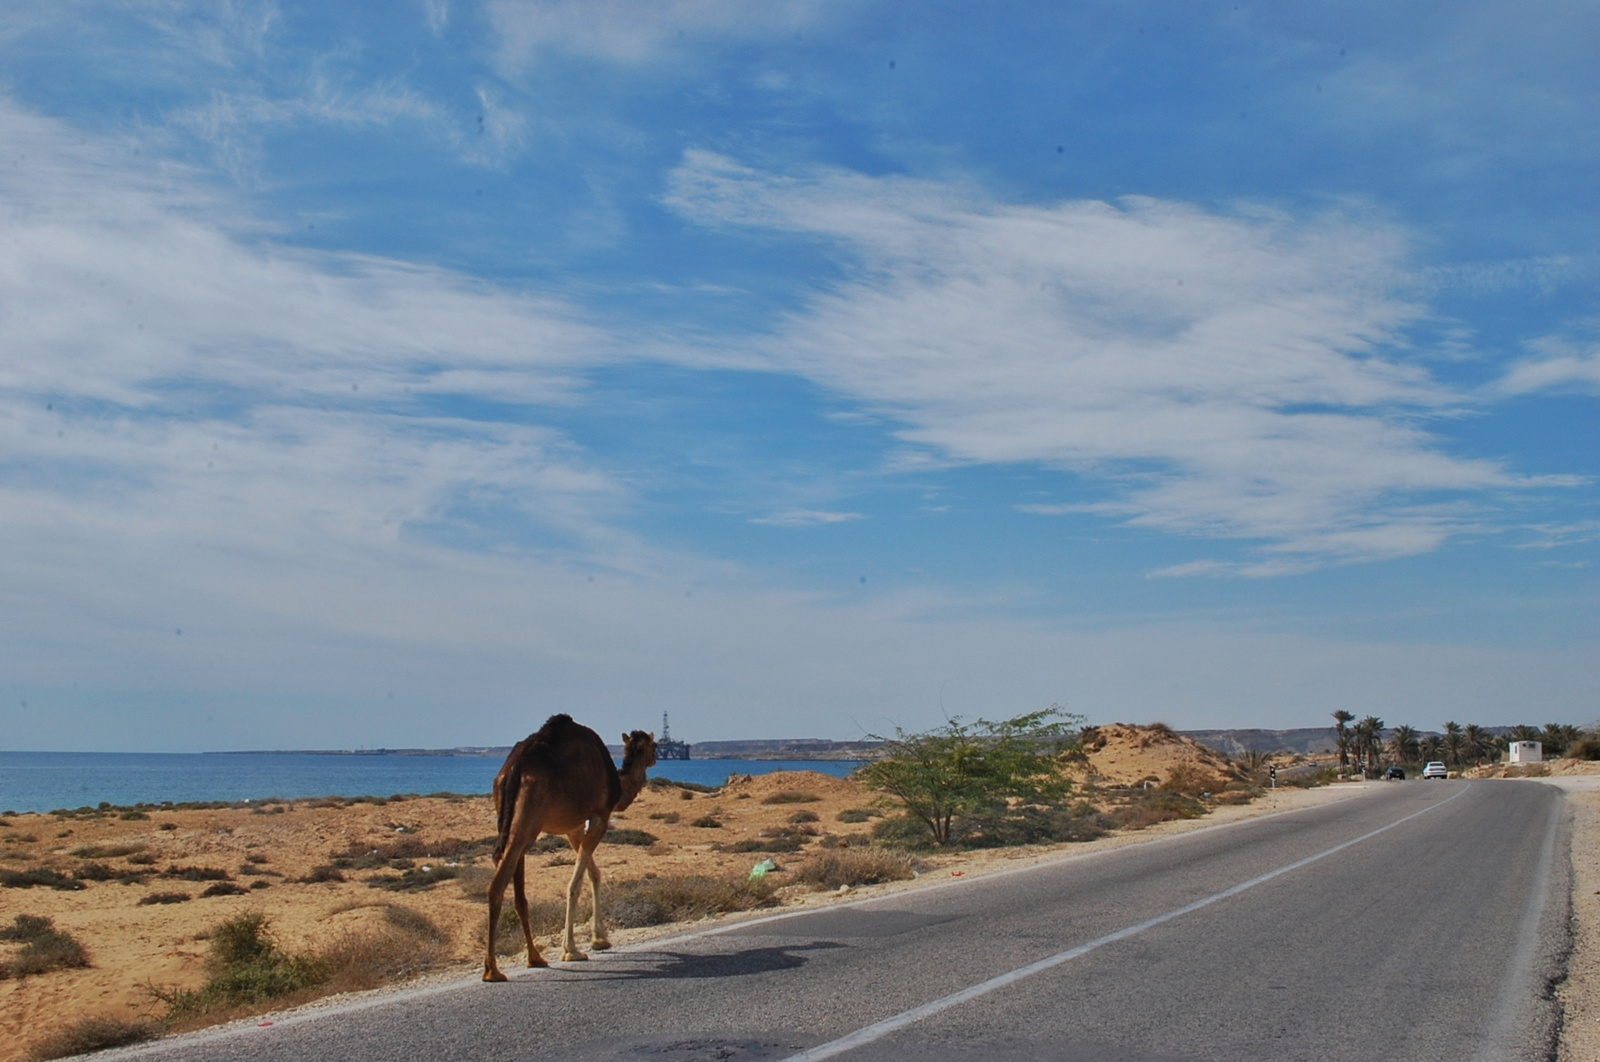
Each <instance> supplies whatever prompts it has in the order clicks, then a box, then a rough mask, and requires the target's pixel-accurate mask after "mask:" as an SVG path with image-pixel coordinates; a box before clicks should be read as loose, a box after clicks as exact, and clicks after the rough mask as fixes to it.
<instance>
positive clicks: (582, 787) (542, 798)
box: [483, 715, 656, 981]
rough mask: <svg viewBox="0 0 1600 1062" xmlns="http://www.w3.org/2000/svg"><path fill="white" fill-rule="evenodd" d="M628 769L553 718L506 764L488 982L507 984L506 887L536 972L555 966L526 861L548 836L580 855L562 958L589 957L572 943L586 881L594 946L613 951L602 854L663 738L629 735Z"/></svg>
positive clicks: (498, 801) (500, 788) (586, 734)
mask: <svg viewBox="0 0 1600 1062" xmlns="http://www.w3.org/2000/svg"><path fill="white" fill-rule="evenodd" d="M622 746H623V755H622V770H621V772H620V773H619V772H618V771H617V765H616V764H615V763H613V762H612V760H611V753H610V752H609V751H607V749H606V745H605V742H603V741H601V740H600V735H599V734H596V733H595V732H594V731H593V730H590V729H589V728H588V727H586V726H581V725H579V724H578V723H575V722H573V721H572V717H571V716H569V715H552V716H551V717H550V718H549V719H547V720H545V724H544V726H542V727H540V728H539V732H538V733H536V734H533V735H531V736H530V737H529V738H528V739H527V740H526V741H523V742H520V743H519V744H518V745H517V747H516V748H514V749H512V750H511V755H509V756H507V757H506V762H505V766H503V767H501V768H500V773H499V774H498V775H497V776H496V777H495V780H494V804H495V813H496V815H497V817H498V819H499V829H500V833H499V839H498V840H497V841H496V842H495V848H494V861H495V866H494V878H493V880H491V881H490V882H489V948H488V950H487V951H486V952H485V953H484V958H483V979H484V980H485V981H504V980H505V979H506V975H505V974H503V973H501V972H500V967H499V966H498V965H496V963H495V954H494V936H495V930H496V929H497V928H498V927H499V924H500V906H501V904H502V903H503V902H504V900H505V893H506V883H507V882H508V881H514V882H515V884H516V887H515V889H514V890H513V902H514V903H515V905H516V910H517V918H519V919H520V920H521V922H522V935H523V937H524V938H525V939H526V940H527V942H528V965H529V966H548V965H549V964H548V963H547V962H545V960H544V957H543V956H542V955H540V954H539V946H538V945H537V944H535V943H534V942H533V927H532V925H530V924H529V921H528V895H527V890H526V887H525V877H524V875H525V871H524V867H523V855H524V854H525V853H526V852H527V850H528V848H529V846H531V845H532V844H533V842H534V841H536V840H538V839H539V835H540V834H541V833H559V834H561V835H563V836H564V837H566V839H567V841H568V842H569V843H570V844H571V845H572V850H573V851H574V852H576V853H577V854H578V861H577V866H575V867H574V868H573V870H572V883H571V884H570V885H568V886H567V927H566V933H565V935H564V936H563V937H562V938H561V958H562V960H563V961H565V962H576V961H579V960H583V959H587V958H588V956H587V955H585V954H584V953H583V952H581V951H579V950H578V944H577V941H575V940H574V939H573V936H572V922H573V918H574V916H575V913H576V911H577V907H578V894H579V893H580V892H582V891H583V876H584V874H585V873H587V874H588V875H589V886H590V891H591V892H592V893H593V894H594V919H593V921H592V922H591V923H590V936H589V939H590V947H592V948H595V949H597V950H601V951H603V950H605V949H606V948H609V947H611V942H610V941H609V940H607V939H606V928H605V923H604V921H602V919H601V915H600V868H599V867H598V866H597V865H596V864H595V861H594V850H595V848H596V847H597V846H598V845H599V844H600V840H601V838H603V837H605V835H606V830H607V828H609V827H610V825H611V814H612V812H615V811H621V810H622V809H623V808H626V807H627V806H628V805H629V804H632V803H633V798H634V797H636V796H638V795H639V790H641V789H643V788H644V783H645V776H644V772H645V770H646V769H647V768H649V767H651V766H652V765H654V764H655V762H656V738H655V735H654V734H648V733H646V732H644V731H643V730H635V731H634V732H633V733H631V734H624V735H622Z"/></svg>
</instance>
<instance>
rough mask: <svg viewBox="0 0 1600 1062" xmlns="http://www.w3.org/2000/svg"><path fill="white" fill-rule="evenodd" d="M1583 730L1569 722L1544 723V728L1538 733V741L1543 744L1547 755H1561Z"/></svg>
mask: <svg viewBox="0 0 1600 1062" xmlns="http://www.w3.org/2000/svg"><path fill="white" fill-rule="evenodd" d="M1582 733H1583V731H1581V730H1579V729H1578V728H1577V727H1575V726H1573V725H1572V724H1571V723H1546V724H1545V725H1544V730H1542V731H1540V733H1539V739H1538V740H1539V741H1540V742H1541V743H1542V744H1543V745H1544V754H1545V755H1546V756H1547V757H1555V756H1562V755H1565V754H1566V751H1567V747H1568V746H1569V745H1571V744H1572V743H1573V742H1575V741H1577V740H1578V738H1579V736H1580V735H1582Z"/></svg>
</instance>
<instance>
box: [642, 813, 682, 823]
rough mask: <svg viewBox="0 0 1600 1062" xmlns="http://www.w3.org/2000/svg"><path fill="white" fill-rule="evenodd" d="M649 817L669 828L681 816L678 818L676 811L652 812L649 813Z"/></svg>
mask: <svg viewBox="0 0 1600 1062" xmlns="http://www.w3.org/2000/svg"><path fill="white" fill-rule="evenodd" d="M650 817H651V818H652V819H656V820H657V821H659V822H664V823H666V824H667V825H669V826H671V825H672V824H674V823H676V822H677V821H678V819H679V818H681V817H682V816H680V815H679V814H678V813H677V812H676V811H653V812H651V813H650Z"/></svg>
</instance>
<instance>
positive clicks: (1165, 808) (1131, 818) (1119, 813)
mask: <svg viewBox="0 0 1600 1062" xmlns="http://www.w3.org/2000/svg"><path fill="white" fill-rule="evenodd" d="M1205 813H1206V809H1205V806H1204V805H1203V804H1201V803H1200V802H1199V801H1197V800H1193V799H1191V798H1189V797H1186V796H1183V795H1181V794H1179V793H1165V792H1157V793H1154V794H1153V795H1151V796H1149V797H1145V798H1141V799H1139V800H1136V801H1134V802H1133V803H1131V804H1129V805H1128V806H1126V807H1122V808H1118V809H1117V810H1115V811H1113V812H1111V813H1110V815H1109V817H1108V818H1109V822H1110V825H1111V826H1112V827H1113V828H1115V829H1119V830H1142V829H1144V828H1145V827H1147V826H1154V825H1155V824H1156V823H1158V822H1172V821H1173V820H1176V819H1196V818H1199V817H1200V816H1201V815H1204V814H1205Z"/></svg>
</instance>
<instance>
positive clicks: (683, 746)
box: [656, 712, 689, 760]
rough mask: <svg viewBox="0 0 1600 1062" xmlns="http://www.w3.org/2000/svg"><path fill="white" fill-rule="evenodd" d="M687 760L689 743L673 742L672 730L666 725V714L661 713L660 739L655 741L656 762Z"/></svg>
mask: <svg viewBox="0 0 1600 1062" xmlns="http://www.w3.org/2000/svg"><path fill="white" fill-rule="evenodd" d="M688 758H689V743H688V742H687V741H673V740H672V728H671V727H669V726H668V725H667V713H666V712H662V713H661V737H660V738H658V739H657V740H656V759H658V760H686V759H688Z"/></svg>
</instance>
